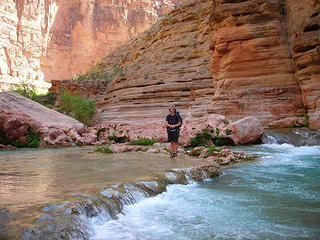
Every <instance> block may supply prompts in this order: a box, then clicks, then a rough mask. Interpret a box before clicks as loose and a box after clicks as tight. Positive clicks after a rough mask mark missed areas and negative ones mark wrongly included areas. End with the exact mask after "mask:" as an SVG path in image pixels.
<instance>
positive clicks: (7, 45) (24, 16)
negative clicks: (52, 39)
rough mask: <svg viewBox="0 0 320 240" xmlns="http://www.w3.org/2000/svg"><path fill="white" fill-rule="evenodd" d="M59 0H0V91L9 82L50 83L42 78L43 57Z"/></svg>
mask: <svg viewBox="0 0 320 240" xmlns="http://www.w3.org/2000/svg"><path fill="white" fill-rule="evenodd" d="M57 2H58V1H55V0H38V1H20V0H19V1H13V0H1V1H0V33H1V34H0V91H1V90H3V89H6V88H7V87H8V84H22V83H25V84H32V85H35V86H37V87H39V88H48V87H49V86H50V84H48V83H46V82H44V81H43V79H44V75H43V73H42V71H41V69H40V68H41V63H40V57H41V56H42V55H44V54H45V53H46V49H47V46H48V40H49V30H50V27H51V26H52V24H53V21H54V18H55V14H56V12H57V9H58V3H57Z"/></svg>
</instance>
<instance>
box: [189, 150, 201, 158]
mask: <svg viewBox="0 0 320 240" xmlns="http://www.w3.org/2000/svg"><path fill="white" fill-rule="evenodd" d="M201 153H202V149H201V148H199V149H197V150H194V149H192V150H191V152H190V153H189V155H190V156H200V154H201Z"/></svg>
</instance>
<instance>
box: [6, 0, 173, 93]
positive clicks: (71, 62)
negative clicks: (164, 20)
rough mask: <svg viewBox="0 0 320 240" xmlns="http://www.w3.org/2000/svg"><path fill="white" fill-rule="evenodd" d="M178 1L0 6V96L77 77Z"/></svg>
mask: <svg viewBox="0 0 320 240" xmlns="http://www.w3.org/2000/svg"><path fill="white" fill-rule="evenodd" d="M177 2H179V0H143V1H138V0H130V1H127V0H119V1H114V0H107V1H102V0H77V1H69V0H61V1H56V0H37V1H26V0H21V1H20V0H19V1H12V0H3V1H1V2H0V33H1V34H0V66H1V67H0V91H1V90H4V89H7V88H8V85H10V84H26V85H33V86H36V87H39V88H45V89H46V88H48V87H50V84H49V83H47V82H45V81H50V80H52V79H65V78H69V77H72V76H73V75H75V74H82V73H84V72H85V71H87V70H88V69H89V68H90V67H91V65H92V64H94V63H95V62H97V61H98V60H101V59H102V57H104V56H106V55H107V54H109V53H110V52H111V51H112V50H113V49H114V48H115V47H116V46H119V45H121V44H123V43H125V42H126V41H127V40H128V39H129V38H130V37H132V36H135V35H137V34H138V33H139V32H141V31H143V30H145V29H146V28H148V27H149V26H150V25H151V24H152V23H154V22H155V21H156V20H158V19H159V17H161V16H163V15H164V14H166V13H167V12H168V11H170V10H171V9H172V8H173V7H174V6H175V4H176V3H177Z"/></svg>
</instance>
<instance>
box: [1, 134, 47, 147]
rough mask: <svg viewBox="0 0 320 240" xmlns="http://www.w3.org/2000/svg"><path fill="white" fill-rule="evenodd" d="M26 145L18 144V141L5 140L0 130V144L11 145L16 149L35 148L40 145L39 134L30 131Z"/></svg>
mask: <svg viewBox="0 0 320 240" xmlns="http://www.w3.org/2000/svg"><path fill="white" fill-rule="evenodd" d="M26 140H27V144H24V143H22V142H20V141H19V140H18V139H11V138H7V137H6V135H5V133H4V132H3V131H2V130H0V144H3V145H12V146H15V147H17V148H22V147H30V148H37V147H39V145H40V140H41V135H40V133H37V132H33V131H30V132H29V133H28V135H27V136H26Z"/></svg>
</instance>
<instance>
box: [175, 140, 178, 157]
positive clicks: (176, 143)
mask: <svg viewBox="0 0 320 240" xmlns="http://www.w3.org/2000/svg"><path fill="white" fill-rule="evenodd" d="M174 154H175V156H177V155H178V142H175V143H174Z"/></svg>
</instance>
